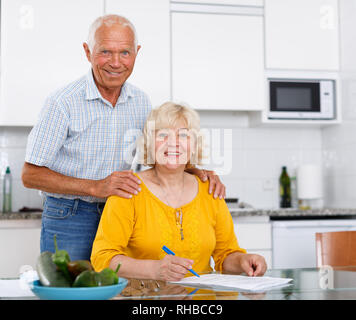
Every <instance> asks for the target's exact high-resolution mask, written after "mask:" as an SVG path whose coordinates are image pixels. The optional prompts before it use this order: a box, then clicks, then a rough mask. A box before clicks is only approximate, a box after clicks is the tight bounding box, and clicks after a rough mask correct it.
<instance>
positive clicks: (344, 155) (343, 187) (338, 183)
mask: <svg viewBox="0 0 356 320" xmlns="http://www.w3.org/2000/svg"><path fill="white" fill-rule="evenodd" d="M340 9H341V10H340V15H341V17H340V21H341V25H340V35H341V41H340V43H341V50H340V52H341V72H340V79H341V85H342V118H343V121H342V123H341V125H338V126H332V127H327V128H325V129H323V130H322V141H323V145H322V148H323V159H324V161H323V164H324V170H323V172H324V181H325V184H324V185H325V202H324V203H325V205H327V206H330V207H340V208H355V207H356V196H355V190H356V63H355V56H356V45H355V38H356V21H355V10H356V0H342V1H341V6H340Z"/></svg>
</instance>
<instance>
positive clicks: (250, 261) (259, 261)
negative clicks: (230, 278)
mask: <svg viewBox="0 0 356 320" xmlns="http://www.w3.org/2000/svg"><path fill="white" fill-rule="evenodd" d="M240 266H241V269H242V270H243V271H244V272H245V273H246V274H247V275H248V276H254V277H255V276H263V275H264V274H265V272H266V270H267V264H266V260H265V258H263V257H262V256H260V255H259V254H247V253H246V254H242V255H241V257H240Z"/></svg>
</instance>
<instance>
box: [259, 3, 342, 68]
mask: <svg viewBox="0 0 356 320" xmlns="http://www.w3.org/2000/svg"><path fill="white" fill-rule="evenodd" d="M338 25H339V22H338V0H265V43H266V68H267V69H293V70H320V71H337V70H338V69H339V38H338Z"/></svg>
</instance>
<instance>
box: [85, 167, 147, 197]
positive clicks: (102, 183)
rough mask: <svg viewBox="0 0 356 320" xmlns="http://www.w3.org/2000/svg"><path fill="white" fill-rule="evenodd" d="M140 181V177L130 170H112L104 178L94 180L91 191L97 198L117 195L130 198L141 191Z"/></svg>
mask: <svg viewBox="0 0 356 320" xmlns="http://www.w3.org/2000/svg"><path fill="white" fill-rule="evenodd" d="M140 183H141V181H140V179H138V178H137V177H136V176H135V175H134V174H133V173H132V171H131V170H127V171H114V172H113V173H112V174H110V175H109V176H107V177H106V178H104V179H101V180H97V181H95V182H94V184H93V188H92V191H91V193H92V195H93V196H94V197H97V198H107V197H109V196H112V195H117V196H119V197H122V198H127V199H130V198H132V195H135V194H138V193H139V192H140V191H141V188H140Z"/></svg>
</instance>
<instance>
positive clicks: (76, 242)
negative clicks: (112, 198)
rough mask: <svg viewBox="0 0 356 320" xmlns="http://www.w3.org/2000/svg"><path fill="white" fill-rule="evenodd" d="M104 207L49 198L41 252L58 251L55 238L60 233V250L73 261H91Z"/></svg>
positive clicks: (79, 201)
mask: <svg viewBox="0 0 356 320" xmlns="http://www.w3.org/2000/svg"><path fill="white" fill-rule="evenodd" d="M104 205H105V203H98V202H95V203H90V202H86V201H83V200H79V199H75V200H70V199H58V198H53V197H48V196H47V197H46V199H45V202H44V206H43V213H42V229H41V252H43V251H50V252H55V248H54V242H53V236H54V235H55V234H57V244H58V249H59V250H62V249H63V250H66V251H68V253H69V256H70V259H71V260H72V261H73V260H90V254H91V249H92V244H93V241H94V238H95V235H96V230H97V228H98V224H99V221H100V216H101V213H102V211H103V209H104Z"/></svg>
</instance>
